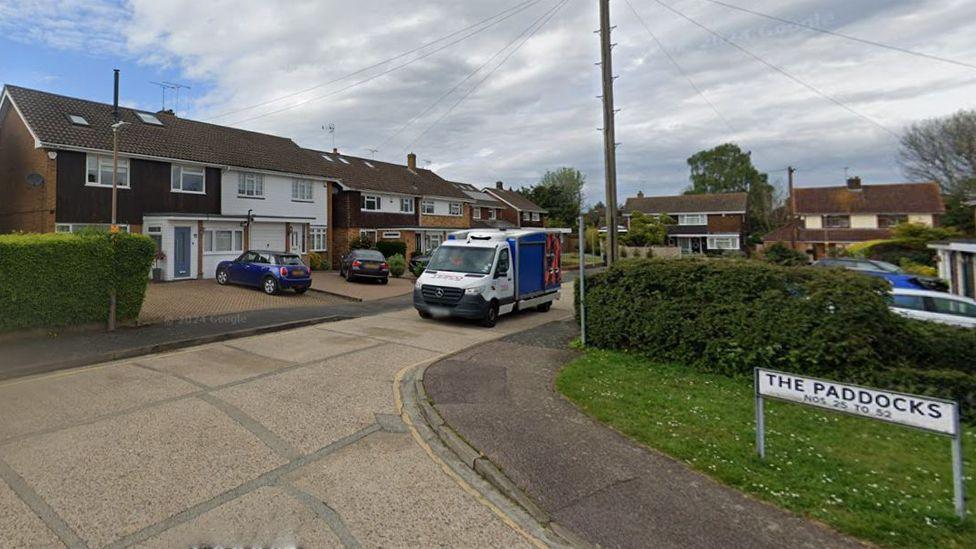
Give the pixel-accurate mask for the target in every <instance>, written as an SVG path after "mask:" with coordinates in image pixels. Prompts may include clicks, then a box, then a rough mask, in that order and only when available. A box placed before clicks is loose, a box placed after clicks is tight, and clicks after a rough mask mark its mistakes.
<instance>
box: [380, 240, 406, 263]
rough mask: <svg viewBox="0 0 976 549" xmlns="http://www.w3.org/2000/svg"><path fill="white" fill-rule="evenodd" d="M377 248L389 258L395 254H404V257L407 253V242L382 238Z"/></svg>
mask: <svg viewBox="0 0 976 549" xmlns="http://www.w3.org/2000/svg"><path fill="white" fill-rule="evenodd" d="M376 249H377V250H379V251H380V252H381V253H382V254H383V257H385V258H387V259H390V258H391V257H393V256H395V255H402V256H404V257H406V255H407V243H406V242H401V241H399V240H380V241H379V242H377V243H376Z"/></svg>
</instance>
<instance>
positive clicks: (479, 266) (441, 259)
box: [427, 246, 495, 274]
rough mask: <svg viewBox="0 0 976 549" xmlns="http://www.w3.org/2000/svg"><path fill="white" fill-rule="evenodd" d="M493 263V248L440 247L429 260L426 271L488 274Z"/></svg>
mask: <svg viewBox="0 0 976 549" xmlns="http://www.w3.org/2000/svg"><path fill="white" fill-rule="evenodd" d="M494 262H495V249H494V248H466V247H461V246H441V247H440V248H437V251H436V252H434V255H433V256H431V258H430V263H429V264H428V265H427V270H430V271H451V272H455V273H472V274H488V273H490V272H491V266H492V264H493V263H494Z"/></svg>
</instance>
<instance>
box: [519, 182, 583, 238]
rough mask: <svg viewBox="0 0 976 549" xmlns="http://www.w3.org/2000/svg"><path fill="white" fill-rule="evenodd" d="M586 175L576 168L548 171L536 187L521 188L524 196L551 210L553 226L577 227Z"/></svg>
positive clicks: (520, 191)
mask: <svg viewBox="0 0 976 549" xmlns="http://www.w3.org/2000/svg"><path fill="white" fill-rule="evenodd" d="M584 184H586V176H584V175H583V173H582V172H580V171H579V170H577V169H575V168H559V169H557V170H555V171H546V173H545V175H543V176H542V179H540V180H539V183H538V184H537V185H535V186H534V187H529V188H522V189H520V190H519V193H521V194H522V195H523V196H525V197H526V198H528V199H529V200H531V201H532V202H535V203H536V204H538V205H539V206H540V207H542V208H544V209H546V210H548V211H549V224H550V225H552V226H561V227H575V226H576V223H577V220H578V219H579V215H580V205H581V203H582V200H583V185H584Z"/></svg>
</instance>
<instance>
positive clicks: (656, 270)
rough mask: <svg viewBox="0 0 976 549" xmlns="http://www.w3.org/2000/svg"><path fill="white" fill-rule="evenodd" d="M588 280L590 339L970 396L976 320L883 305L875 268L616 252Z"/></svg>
mask: <svg viewBox="0 0 976 549" xmlns="http://www.w3.org/2000/svg"><path fill="white" fill-rule="evenodd" d="M586 286H587V288H586V289H587V291H586V306H587V315H586V318H587V341H588V342H589V343H591V344H593V345H595V346H597V347H601V348H607V349H624V350H632V351H635V352H640V353H642V354H644V355H646V356H648V357H650V358H652V359H654V360H658V361H668V362H676V363H681V364H686V365H688V366H690V367H693V368H697V369H700V370H705V371H711V372H718V373H723V374H727V375H742V376H752V370H753V368H756V367H763V368H773V369H778V370H784V371H789V372H794V373H798V374H806V375H812V376H820V377H826V378H830V379H835V380H838V381H848V382H853V383H863V384H872V385H880V386H882V387H886V388H888V389H892V390H902V391H909V392H917V393H918V392H920V393H923V394H929V395H933V396H942V397H945V398H953V399H957V400H959V401H960V402H961V403H965V404H970V403H971V404H974V405H976V366H974V364H976V360H974V357H976V330H967V329H962V328H953V327H950V326H942V325H937V324H930V323H925V322H920V321H913V320H908V319H905V318H902V317H900V316H898V315H896V314H894V313H892V312H891V311H890V309H889V308H888V301H887V299H888V298H887V295H888V286H887V283H886V282H885V281H883V280H881V279H879V278H876V277H868V276H863V275H859V274H857V273H853V272H850V271H844V270H840V269H814V268H807V267H781V266H777V265H771V264H768V263H762V262H750V261H739V260H729V261H708V260H698V259H680V260H658V259H651V260H632V261H621V262H619V263H617V264H615V265H614V266H613V267H612V268H610V269H608V270H607V271H605V272H604V273H600V274H598V275H595V276H592V277H587V282H586ZM577 309H578V299H577ZM965 409H966V411H967V416H968V417H973V416H972V415H971V414H972V412H970V410H973V408H972V407H969V406H965ZM973 411H976V410H973Z"/></svg>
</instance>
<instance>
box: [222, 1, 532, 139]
mask: <svg viewBox="0 0 976 549" xmlns="http://www.w3.org/2000/svg"><path fill="white" fill-rule="evenodd" d="M541 1H542V0H526V1H524V2H521V3H519V4H516V5H514V6H511V7H509V8H506V9H504V10H502V11H500V12H498V13H496V14H494V15H492V16H491V17H486V18H485V19H482V20H481V21H478V22H477V23H474V24H472V25H468V26H467V27H464V28H463V29H458V30H456V31H454V32H452V33H450V34H447V35H445V36H442V37H440V38H438V39H436V40H431V41H430V42H426V43H424V44H422V45H420V46H417V47H416V48H413V49H410V50H407V51H405V52H403V53H400V54H398V55H395V56H393V57H389V58H387V59H384V60H383V61H380V62H378V63H374V64H372V65H369V66H368V67H363V68H361V69H357V70H355V71H353V72H351V73H348V74H345V75H343V76H340V77H338V78H333V79H332V80H329V81H328V82H323V83H321V84H316V85H314V86H311V87H309V88H305V89H302V90H298V91H295V92H291V93H287V94H285V95H280V96H278V97H275V98H273V99H268V100H267V101H262V102H260V103H254V104H252V105H248V106H246V107H240V108H237V109H233V110H229V111H225V112H222V113H220V114H217V115H214V116H212V117H210V120H216V119H218V118H223V117H225V116H229V115H231V114H237V113H239V112H243V111H248V110H252V109H256V108H258V107H263V106H265V105H270V104H271V103H277V102H279V101H283V100H285V99H291V98H292V97H296V96H299V95H302V94H304V93H308V92H310V91H313V90H317V89H319V88H323V87H325V86H329V85H331V84H335V83H338V82H341V81H343V80H346V79H349V78H352V77H353V76H357V75H360V74H363V73H365V72H368V71H370V70H373V69H376V68H379V67H382V66H383V65H386V64H388V63H391V62H393V61H396V60H398V59H402V58H404V57H407V56H409V55H411V54H414V53H417V52H419V51H422V50H424V49H426V48H428V47H430V46H433V45H434V44H437V43H440V42H443V41H445V40H449V39H451V38H453V37H455V36H458V35H459V34H463V33H465V32H467V31H470V30H472V29H477V28H478V27H482V26H483V25H484V27H483V28H480V29H478V30H476V31H474V32H471V33H469V34H467V35H465V36H462V37H461V38H459V39H457V40H454V41H452V42H450V43H449V44H447V45H445V46H444V47H441V48H438V49H437V50H435V51H433V52H429V53H428V54H425V55H424V56H421V57H418V58H416V59H414V60H413V61H417V60H419V59H423V58H424V57H429V56H430V55H432V54H434V53H437V52H439V51H442V50H443V49H445V48H446V47H449V46H453V45H454V44H457V43H458V42H462V41H464V40H467V39H468V38H471V37H472V36H475V35H477V34H480V33H481V32H483V31H485V30H488V29H489V28H491V27H493V26H495V25H497V24H498V23H501V22H502V21H505V20H506V19H509V18H510V17H512V16H514V15H516V14H518V13H520V12H522V11H525V10H526V9H528V8H530V7H532V6H534V5H535V4H538V3H539V2H541ZM495 19H497V20H495ZM493 20H495V21H493ZM413 61H411V62H410V63H412V62H413ZM410 63H406V64H403V65H400V67H403V66H406V65H409V64H410ZM389 72H392V71H389ZM383 74H386V73H383ZM379 76H382V75H379ZM303 104H304V103H303ZM268 114H274V113H268Z"/></svg>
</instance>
